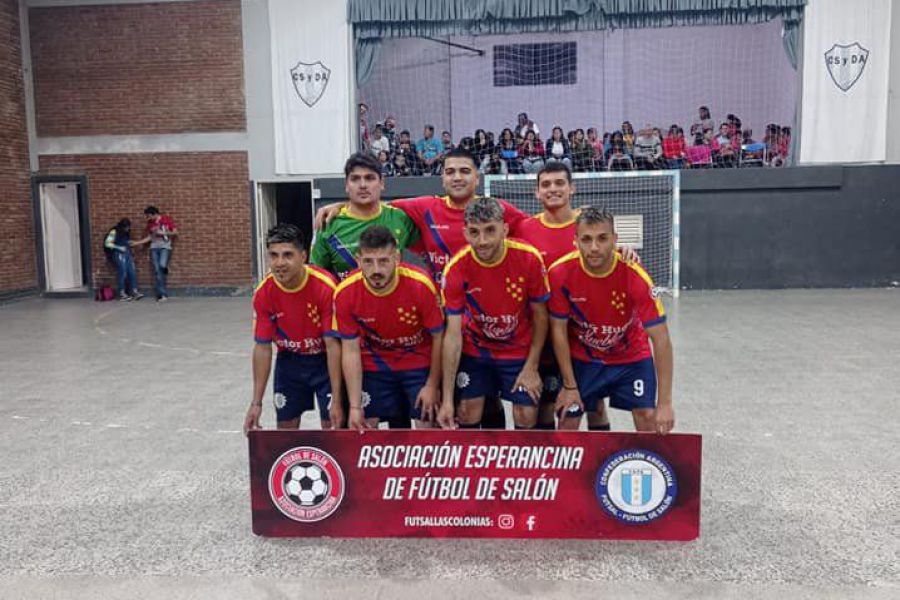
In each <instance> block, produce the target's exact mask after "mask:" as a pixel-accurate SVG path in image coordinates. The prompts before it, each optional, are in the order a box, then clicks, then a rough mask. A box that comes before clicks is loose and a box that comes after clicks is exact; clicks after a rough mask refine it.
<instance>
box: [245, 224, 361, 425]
mask: <svg viewBox="0 0 900 600" xmlns="http://www.w3.org/2000/svg"><path fill="white" fill-rule="evenodd" d="M304 247H305V244H304V242H303V233H302V232H301V231H300V229H299V228H298V227H296V226H295V225H285V224H279V225H276V226H275V227H273V228H272V229H270V230H269V231H268V233H267V235H266V249H267V251H268V261H269V269H270V271H271V274H270V275H268V276H266V278H265V279H263V280H262V282H261V283H260V284H259V286H258V287H257V288H256V291H255V292H254V294H253V337H254V340H255V341H256V344H255V345H254V347H253V399H252V400H251V402H250V407H249V408H248V409H247V415H246V417H245V418H244V433H246V432H248V431H249V430H251V429H259V428H260V426H259V418H260V416H261V415H262V398H263V394H264V393H265V391H266V385H267V384H268V381H269V371H270V369H271V367H272V344H274V345H275V346H276V347H277V348H278V358H277V359H276V361H275V382H274V385H273V388H274V392H275V396H274V402H275V412H276V420H277V422H278V428H279V429H297V428H298V427H299V426H300V416H301V415H302V413H303V412H304V411H306V410H311V409H312V408H313V395H315V396H316V400H317V401H318V403H319V416H320V418H321V421H322V429H331V428H334V429H337V428H338V427H340V426H341V424H342V422H343V420H344V411H343V408H342V406H341V398H340V390H341V344H340V342H339V341H338V340H337V339H336V338H335V337H333V336H334V335H335V334H334V332H333V331H332V330H331V320H332V302H333V296H334V289H335V286H336V285H337V284H336V282H335V280H334V278H333V277H332V276H331V274H330V273H328V272H326V271H325V270H323V269H320V268H319V267H314V266H310V265H306V264H304V263H305V262H306V250H304Z"/></svg>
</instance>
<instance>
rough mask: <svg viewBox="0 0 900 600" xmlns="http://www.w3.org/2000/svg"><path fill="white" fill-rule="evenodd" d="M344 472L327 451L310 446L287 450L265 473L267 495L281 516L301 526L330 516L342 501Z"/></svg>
mask: <svg viewBox="0 0 900 600" xmlns="http://www.w3.org/2000/svg"><path fill="white" fill-rule="evenodd" d="M345 485H346V484H345V482H344V473H343V471H341V466H340V465H339V464H338V463H337V461H336V460H335V459H334V458H333V457H332V456H331V455H330V454H328V453H327V452H325V451H323V450H320V449H319V448H314V447H312V446H300V447H297V448H291V449H290V450H288V451H287V452H285V453H284V454H282V455H281V456H279V457H278V458H277V459H276V460H275V462H274V463H273V464H272V469H271V470H270V471H269V495H270V496H271V498H272V503H273V504H274V505H275V508H277V509H278V510H279V511H280V512H281V513H282V514H283V515H284V516H286V517H288V518H289V519H292V520H294V521H300V522H301V523H314V522H316V521H321V520H322V519H326V518H328V517H330V516H331V515H332V514H334V512H335V511H336V510H337V509H338V507H339V506H340V504H341V500H343V499H344V490H345Z"/></svg>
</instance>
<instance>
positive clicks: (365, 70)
mask: <svg viewBox="0 0 900 600" xmlns="http://www.w3.org/2000/svg"><path fill="white" fill-rule="evenodd" d="M380 48H381V38H360V39H357V40H356V86H357V87H362V86H363V85H365V83H366V82H367V81H369V77H371V76H372V71H374V70H375V61H376V60H378V50H379V49H380Z"/></svg>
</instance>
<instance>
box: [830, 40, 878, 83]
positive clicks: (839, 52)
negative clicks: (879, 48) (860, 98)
mask: <svg viewBox="0 0 900 600" xmlns="http://www.w3.org/2000/svg"><path fill="white" fill-rule="evenodd" d="M868 62H869V51H868V50H866V49H865V48H863V47H862V46H860V45H859V42H853V43H852V44H850V45H848V46H844V45H842V44H835V45H834V46H832V47H831V49H830V50H829V51H828V52H826V53H825V66H826V67H828V74H829V75H831V80H832V81H833V82H834V85H836V86H838V88H840V90H841V91H842V92H846V91H849V90H850V88H852V87H853V86H854V85H855V84H856V82H857V81H859V78H860V77H862V74H863V71H864V70H865V68H866V63H868Z"/></svg>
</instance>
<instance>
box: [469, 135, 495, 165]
mask: <svg viewBox="0 0 900 600" xmlns="http://www.w3.org/2000/svg"><path fill="white" fill-rule="evenodd" d="M474 141H475V150H474V152H473V154H474V155H475V158H476V159H477V160H478V163H479V164H480V163H481V161H483V160H484V159H485V158H487V157H489V156H490V155H491V150H493V149H494V144H493V142H491V141H490V140H489V139H488V135H487V133H486V132H485V130H484V129H476V130H475V140H474Z"/></svg>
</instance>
